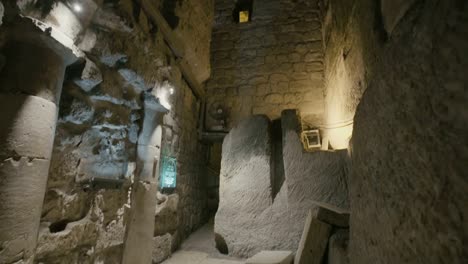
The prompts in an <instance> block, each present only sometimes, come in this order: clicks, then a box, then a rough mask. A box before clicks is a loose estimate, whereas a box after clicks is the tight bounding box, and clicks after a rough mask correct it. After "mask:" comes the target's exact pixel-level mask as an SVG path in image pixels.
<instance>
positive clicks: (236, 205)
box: [215, 116, 272, 255]
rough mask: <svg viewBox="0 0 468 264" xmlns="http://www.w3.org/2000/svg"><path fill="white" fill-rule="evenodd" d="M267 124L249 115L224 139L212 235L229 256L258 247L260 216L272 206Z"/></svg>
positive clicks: (263, 118) (268, 123) (242, 253)
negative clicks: (227, 251) (217, 239)
mask: <svg viewBox="0 0 468 264" xmlns="http://www.w3.org/2000/svg"><path fill="white" fill-rule="evenodd" d="M269 125H270V122H269V120H268V118H267V117H265V116H253V117H251V118H249V119H247V120H245V121H243V122H241V123H240V124H239V125H238V126H237V127H235V128H233V129H232V130H231V132H230V133H229V134H228V135H227V136H226V137H225V139H224V142H223V150H222V161H221V175H220V190H219V193H220V201H219V209H218V212H217V214H216V219H215V232H216V233H217V234H219V235H220V236H222V237H223V238H224V240H225V241H226V243H227V245H228V248H229V252H230V253H231V254H233V255H248V254H251V253H250V249H249V248H248V246H247V244H249V243H251V244H252V246H253V247H258V246H259V245H260V244H262V242H261V241H262V240H263V239H262V237H261V236H259V237H257V238H253V240H255V241H252V239H250V240H249V238H252V234H254V233H255V232H262V231H261V230H262V226H263V227H264V226H265V225H264V223H261V221H259V219H261V217H262V216H261V215H260V214H261V213H262V212H264V211H266V210H268V208H269V206H270V205H271V203H272V198H271V184H270V177H271V171H270V151H271V150H270V134H269Z"/></svg>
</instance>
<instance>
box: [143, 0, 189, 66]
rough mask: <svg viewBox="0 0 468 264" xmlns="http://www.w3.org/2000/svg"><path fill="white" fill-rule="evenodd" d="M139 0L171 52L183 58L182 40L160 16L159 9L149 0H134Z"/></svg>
mask: <svg viewBox="0 0 468 264" xmlns="http://www.w3.org/2000/svg"><path fill="white" fill-rule="evenodd" d="M136 1H137V2H139V4H140V5H141V7H142V8H143V11H145V13H146V15H147V16H148V18H149V19H151V20H152V21H153V23H155V24H156V25H158V28H159V30H160V31H161V33H162V34H163V37H164V40H166V42H167V45H168V46H169V47H170V48H171V50H172V52H173V53H174V55H175V56H176V57H179V58H183V57H184V56H185V47H184V44H183V43H182V41H180V40H179V38H178V37H177V36H175V35H174V34H173V33H172V28H171V27H170V26H169V24H167V21H166V19H165V18H164V17H163V16H162V14H161V13H160V12H159V10H158V9H157V8H156V7H155V6H154V5H153V3H152V2H151V1H150V0H136Z"/></svg>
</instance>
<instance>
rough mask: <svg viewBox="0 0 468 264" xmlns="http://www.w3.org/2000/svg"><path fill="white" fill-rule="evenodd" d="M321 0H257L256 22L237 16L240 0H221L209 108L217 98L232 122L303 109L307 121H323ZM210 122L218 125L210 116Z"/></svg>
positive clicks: (216, 21)
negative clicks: (237, 4) (286, 110)
mask: <svg viewBox="0 0 468 264" xmlns="http://www.w3.org/2000/svg"><path fill="white" fill-rule="evenodd" d="M317 2H318V1H315V0H313V1H311V0H299V1H291V0H254V1H253V10H252V21H251V22H249V23H241V24H239V23H237V22H235V21H234V19H233V11H234V8H235V6H236V1H230V0H217V1H216V5H215V7H216V10H215V15H216V16H215V22H214V27H213V42H212V46H211V54H212V60H211V61H212V77H211V79H210V80H209V81H208V83H207V91H208V94H209V95H210V98H209V100H208V109H209V107H210V106H211V104H213V102H218V103H219V104H220V105H222V106H223V107H224V108H225V109H226V111H227V112H228V113H229V118H228V120H227V127H233V126H235V125H236V124H237V123H238V122H240V121H241V120H243V119H244V118H246V117H248V116H250V115H252V114H265V115H267V116H268V117H269V118H271V119H276V118H279V117H280V115H281V110H283V109H292V108H298V109H299V110H300V111H301V113H302V115H303V117H304V119H305V121H307V122H308V123H309V124H311V126H319V125H321V124H322V121H323V113H324V98H323V48H322V33H321V22H320V12H319V8H318V3H317ZM206 125H207V127H208V128H211V127H213V126H215V125H219V124H217V123H216V122H214V121H213V122H211V121H210V120H208V122H207V124H206Z"/></svg>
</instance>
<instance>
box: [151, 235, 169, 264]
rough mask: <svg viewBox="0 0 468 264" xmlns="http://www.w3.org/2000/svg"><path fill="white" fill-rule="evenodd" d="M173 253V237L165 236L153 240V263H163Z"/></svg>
mask: <svg viewBox="0 0 468 264" xmlns="http://www.w3.org/2000/svg"><path fill="white" fill-rule="evenodd" d="M171 253H172V236H171V235H170V234H165V235H162V236H157V237H154V238H153V259H152V263H155V264H156V263H161V262H162V261H164V260H165V259H167V258H168V257H169V256H170V255H171Z"/></svg>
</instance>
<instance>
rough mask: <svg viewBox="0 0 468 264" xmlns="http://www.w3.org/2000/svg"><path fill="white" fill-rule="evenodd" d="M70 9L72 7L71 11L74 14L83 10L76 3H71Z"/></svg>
mask: <svg viewBox="0 0 468 264" xmlns="http://www.w3.org/2000/svg"><path fill="white" fill-rule="evenodd" d="M72 7H73V10H75V12H78V13H79V12H81V11H82V10H83V7H82V6H81V5H80V4H78V3H73V5H72Z"/></svg>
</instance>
